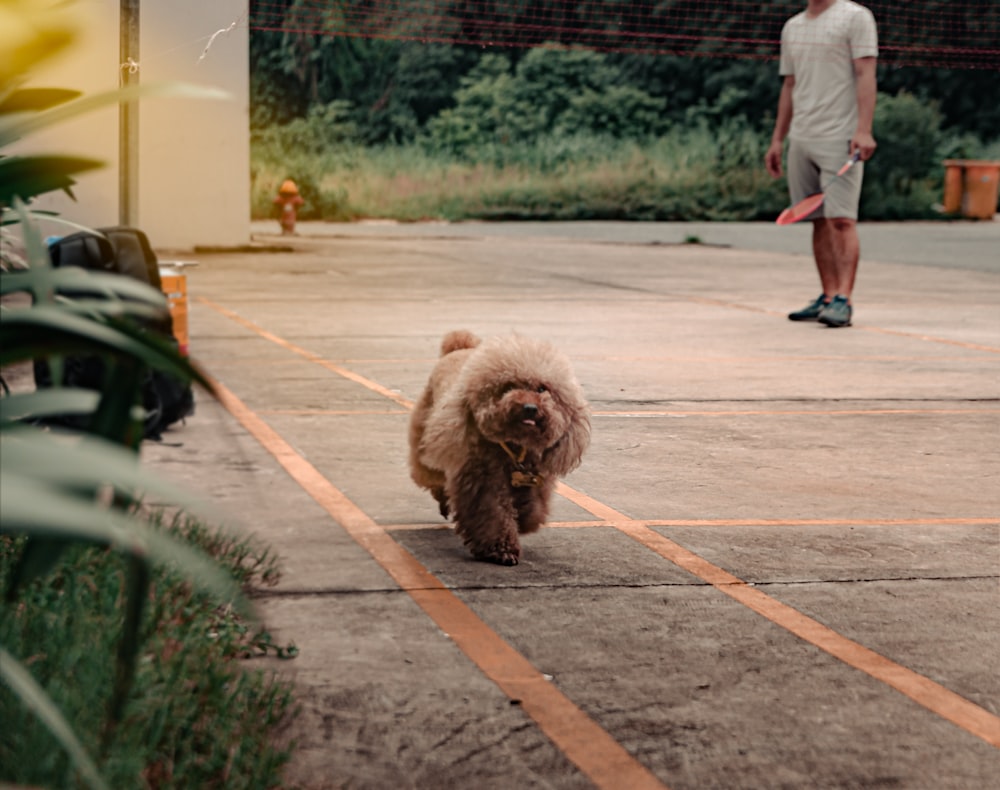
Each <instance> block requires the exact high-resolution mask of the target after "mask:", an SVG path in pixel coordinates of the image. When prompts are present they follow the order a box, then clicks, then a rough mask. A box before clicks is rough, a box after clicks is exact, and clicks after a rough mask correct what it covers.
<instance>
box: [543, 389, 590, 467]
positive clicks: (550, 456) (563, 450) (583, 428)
mask: <svg viewBox="0 0 1000 790" xmlns="http://www.w3.org/2000/svg"><path fill="white" fill-rule="evenodd" d="M570 408H572V407H570ZM589 446H590V415H589V413H588V410H587V407H586V406H585V405H579V406H577V407H576V408H572V413H571V417H570V422H569V428H568V429H567V430H566V433H564V434H563V435H562V436H561V437H560V438H559V441H558V442H556V443H555V444H554V445H552V447H550V448H549V449H548V450H546V451H545V466H546V469H547V470H548V471H550V472H551V473H552V474H555V475H557V476H561V475H565V474H569V473H570V472H572V471H573V470H574V469H576V468H577V467H578V466H579V465H580V461H581V460H582V459H583V454H584V452H585V451H586V449H587V447H589Z"/></svg>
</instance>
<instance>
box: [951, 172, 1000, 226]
mask: <svg viewBox="0 0 1000 790" xmlns="http://www.w3.org/2000/svg"><path fill="white" fill-rule="evenodd" d="M944 167H945V172H944V212H945V214H958V213H959V212H961V213H962V216H965V217H969V218H970V219H992V218H993V215H994V214H995V213H996V211H997V193H998V183H1000V162H985V161H980V160H975V159H946V160H945V161H944Z"/></svg>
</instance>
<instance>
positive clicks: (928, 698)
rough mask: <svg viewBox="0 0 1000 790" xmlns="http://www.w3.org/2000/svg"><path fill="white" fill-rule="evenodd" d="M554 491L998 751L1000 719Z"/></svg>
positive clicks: (604, 510) (629, 523)
mask: <svg viewBox="0 0 1000 790" xmlns="http://www.w3.org/2000/svg"><path fill="white" fill-rule="evenodd" d="M557 491H558V492H559V493H560V494H561V495H562V496H564V497H566V498H567V499H569V500H570V501H571V502H573V503H574V504H576V505H578V506H580V507H582V508H583V509H584V510H587V511H589V512H590V513H593V514H594V515H595V516H597V517H598V518H601V519H605V520H607V521H610V522H612V523H613V525H614V527H615V528H616V529H618V530H620V531H621V532H623V533H625V534H626V535H628V536H629V537H630V538H632V539H634V540H636V541H638V542H639V543H640V544H642V545H643V546H645V547H646V548H648V549H652V550H653V551H654V552H656V553H657V554H659V555H660V556H661V557H664V558H665V559H668V560H670V561H671V562H672V563H674V564H675V565H677V566H678V567H680V568H683V569H684V570H686V571H687V572H688V573H690V574H692V575H693V576H696V577H697V578H699V579H702V580H703V581H706V582H708V583H709V584H711V585H712V586H713V587H715V588H716V589H717V590H719V591H720V592H722V593H725V594H726V595H728V596H729V597H730V598H732V599H733V600H735V601H738V602H739V603H741V604H743V605H744V606H746V607H747V608H749V609H751V610H753V611H754V612H756V613H757V614H759V615H761V616H762V617H765V618H766V619H768V620H770V621H771V622H772V623H774V624H775V625H778V626H780V627H781V628H784V629H785V630H787V631H789V632H791V633H793V634H795V636H797V637H799V638H800V639H804V640H805V641H806V642H809V643H810V644H812V645H814V646H815V647H818V648H819V649H820V650H823V651H824V652H826V653H829V654H830V655H831V656H833V657H834V658H837V659H839V660H840V661H843V662H844V663H845V664H847V665H848V666H851V667H854V668H855V669H858V670H860V671H862V672H864V673H865V674H867V675H870V676H871V677H873V678H875V679H876V680H879V681H881V682H882V683H885V684H886V685H888V686H890V687H892V688H894V689H896V691H899V692H900V693H902V694H904V695H906V696H907V697H909V698H910V699H912V700H913V701H914V702H916V703H918V704H920V705H922V706H923V707H925V708H927V709H928V710H930V711H931V712H933V713H936V714H937V715H938V716H941V717H942V718H944V719H947V720H948V721H950V722H951V723H952V724H955V725H957V726H958V727H961V728H962V729H963V730H965V731H966V732H968V733H971V734H972V735H975V736H976V737H977V738H981V739H982V740H984V741H986V742H987V743H988V744H990V745H991V746H995V747H997V748H1000V717H998V716H995V715H993V714H992V713H990V712H989V711H987V710H985V709H984V708H981V707H979V706H978V705H976V704H975V703H973V702H970V701H969V700H967V699H965V697H962V696H961V695H959V694H956V693H955V692H954V691H951V690H950V689H947V688H945V687H944V686H942V685H940V684H938V683H935V682H934V681H933V680H931V679H930V678H926V677H924V676H923V675H920V674H919V673H917V672H914V671H913V670H911V669H907V668H906V667H904V666H902V665H901V664H897V663H896V662H894V661H892V660H890V659H888V658H886V657H885V656H882V655H880V654H879V653H876V652H875V651H874V650H869V649H868V648H867V647H865V646H864V645H861V644H859V643H857V642H855V641H853V640H851V639H848V638H847V637H845V636H842V635H841V634H838V633H837V632H836V631H834V630H833V629H831V628H828V627H827V626H825V625H823V624H822V623H820V622H818V621H816V620H813V619H812V618H811V617H807V616H806V615H804V614H802V613H801V612H800V611H798V610H797V609H794V608H793V607H791V606H788V605H787V604H783V603H781V602H779V601H777V600H776V599H774V598H771V597H770V596H768V595H765V594H764V593H762V592H761V591H760V590H758V589H756V588H754V587H751V586H750V585H748V584H747V583H746V582H745V581H743V580H742V579H740V578H738V577H736V576H734V575H733V574H731V573H729V572H728V571H726V570H723V569H722V568H720V567H719V566H717V565H713V564H712V563H710V562H708V560H705V559H703V558H702V557H699V556H698V555H697V554H695V553H694V552H692V551H690V550H688V549H685V548H684V547H683V546H681V545H680V544H678V543H675V542H674V541H672V540H670V539H669V538H665V537H664V536H663V535H661V534H660V533H658V532H656V531H654V530H652V529H650V528H649V527H648V526H647V525H646V523H644V522H642V521H635V520H633V519H630V518H629V517H628V516H625V515H624V514H622V513H619V512H618V511H616V510H614V509H613V508H610V507H608V506H607V505H605V504H603V503H601V502H598V501H597V500H596V499H593V498H592V497H589V496H587V495H586V494H584V493H582V492H580V491H576V490H575V489H573V488H570V487H569V486H567V485H566V484H565V483H559V485H558V488H557Z"/></svg>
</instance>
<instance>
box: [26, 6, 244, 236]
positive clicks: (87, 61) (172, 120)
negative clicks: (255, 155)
mask: <svg viewBox="0 0 1000 790" xmlns="http://www.w3.org/2000/svg"><path fill="white" fill-rule="evenodd" d="M118 12H119V0H76V2H75V3H74V4H73V6H72V7H71V13H72V16H73V17H74V18H76V19H77V20H78V27H79V28H80V31H81V34H80V37H79V40H78V42H77V43H76V45H74V46H73V47H72V48H71V49H70V50H68V52H67V53H65V54H63V55H61V56H60V57H59V58H58V59H57V60H55V61H53V62H52V63H51V64H50V65H49V66H48V67H47V68H46V69H45V70H44V71H43V72H40V73H39V74H38V75H37V78H35V79H33V80H32V84H33V85H40V86H41V85H51V86H58V87H67V88H76V89H78V90H82V91H84V93H86V94H92V93H96V92H99V91H104V90H111V89H114V88H115V87H117V85H118V80H119V72H120V68H119V67H120V62H119V22H118ZM140 21H141V38H140V51H139V59H138V61H139V72H138V73H139V80H140V83H141V84H151V83H162V82H176V81H181V82H186V83H193V84H196V85H203V86H209V87H212V88H218V89H222V90H225V91H226V92H227V93H228V94H229V95H230V96H231V98H229V99H227V100H204V99H180V98H155V97H154V98H145V99H143V100H142V101H141V102H140V108H139V168H138V172H139V204H138V221H137V222H135V223H134V224H135V225H137V226H138V227H139V228H141V229H142V230H144V231H145V232H146V233H147V234H148V235H149V238H150V241H151V242H152V243H153V246H154V247H157V248H161V249H162V248H169V249H190V248H192V247H194V246H195V245H235V244H243V243H246V242H247V241H248V240H249V237H250V175H249V159H250V143H249V36H248V27H247V0H212V2H205V1H204V0H141V3H140ZM233 22H237V25H236V27H235V28H234V29H232V30H228V32H226V33H223V34H220V35H219V36H217V37H216V38H215V40H214V41H213V42H212V46H211V48H210V49H209V51H208V52H207V54H205V57H204V58H201V56H202V53H203V52H204V50H205V47H206V46H207V45H208V43H209V40H210V38H211V36H212V34H213V33H215V32H216V31H218V30H222V29H227V28H229V27H230V25H231V24H232V23H233ZM19 148H20V149H21V150H31V151H32V152H49V153H67V154H77V155H83V156H92V157H95V158H98V159H101V160H103V161H105V162H107V166H106V167H105V168H104V169H102V170H100V171H96V172H94V173H92V174H85V175H81V176H80V177H79V179H78V180H79V183H78V185H77V186H76V187H75V188H74V193H75V195H76V197H77V201H76V202H73V201H71V200H70V199H69V198H68V197H66V196H63V195H48V196H45V197H44V198H42V199H40V200H39V201H37V202H36V207H37V208H44V209H50V210H51V209H54V210H56V211H59V212H60V213H61V214H62V215H63V216H65V217H66V218H68V219H72V220H73V221H76V222H80V223H81V224H84V225H88V226H91V227H100V226H105V225H116V224H118V216H119V214H118V167H117V158H118V110H117V107H110V108H107V109H104V110H100V111H97V112H95V113H93V114H91V115H88V116H86V117H85V118H81V119H79V120H75V121H72V122H69V123H66V124H63V125H60V126H59V127H57V128H54V129H52V130H49V131H46V132H44V133H40V134H37V135H33V136H32V137H31V139H30V140H26V141H25V142H24V143H22V144H20V145H19ZM45 232H46V234H47V235H49V234H54V235H58V234H61V233H65V232H66V231H65V230H60V229H59V228H57V227H51V228H50V227H46V228H45Z"/></svg>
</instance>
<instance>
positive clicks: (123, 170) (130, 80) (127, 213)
mask: <svg viewBox="0 0 1000 790" xmlns="http://www.w3.org/2000/svg"><path fill="white" fill-rule="evenodd" d="M120 3H121V4H120V6H119V53H120V61H119V62H120V66H119V69H120V71H121V79H120V81H119V84H120V85H121V87H123V88H128V87H131V86H133V85H138V84H139V63H140V61H139V0H120ZM118 224H119V225H126V226H129V227H138V224H139V101H138V99H134V98H133V99H129V100H128V101H123V102H121V103H120V104H119V105H118Z"/></svg>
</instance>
